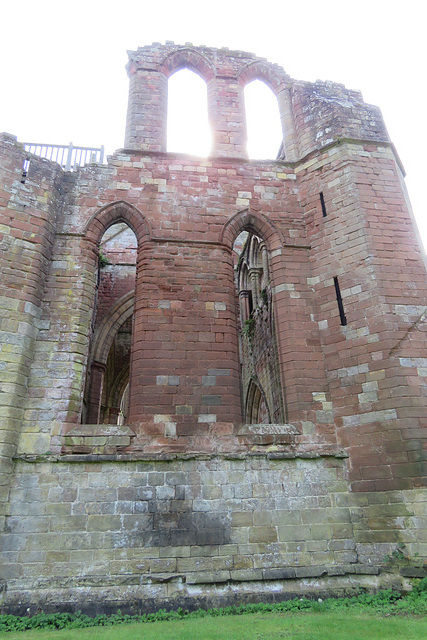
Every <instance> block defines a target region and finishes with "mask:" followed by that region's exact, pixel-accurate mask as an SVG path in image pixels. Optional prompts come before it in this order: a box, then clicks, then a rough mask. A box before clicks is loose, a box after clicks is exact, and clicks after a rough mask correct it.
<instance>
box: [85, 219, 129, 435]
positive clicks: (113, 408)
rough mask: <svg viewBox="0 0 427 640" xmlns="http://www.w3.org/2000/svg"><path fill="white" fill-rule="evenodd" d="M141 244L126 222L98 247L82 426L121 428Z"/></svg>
mask: <svg viewBox="0 0 427 640" xmlns="http://www.w3.org/2000/svg"><path fill="white" fill-rule="evenodd" d="M136 259H137V240H136V236H135V234H134V232H133V231H132V230H131V228H130V227H129V226H128V225H127V224H126V223H125V222H117V223H115V224H113V225H111V226H110V227H109V228H108V229H107V230H106V231H105V233H104V235H103V236H102V238H101V241H100V243H99V265H98V285H97V292H96V299H95V309H94V315H93V336H92V341H91V355H90V360H89V366H88V372H87V378H86V390H85V397H84V407H83V413H82V422H83V423H86V424H101V423H107V424H118V423H123V410H122V407H121V405H122V400H123V395H124V393H125V390H126V386H127V384H128V383H129V369H130V361H131V344H132V318H133V299H134V293H135V275H136Z"/></svg>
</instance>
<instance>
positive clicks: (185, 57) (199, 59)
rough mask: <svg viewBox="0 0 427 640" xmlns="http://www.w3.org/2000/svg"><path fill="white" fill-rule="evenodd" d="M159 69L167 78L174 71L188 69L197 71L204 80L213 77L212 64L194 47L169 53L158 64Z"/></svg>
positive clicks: (213, 67) (213, 68) (214, 70)
mask: <svg viewBox="0 0 427 640" xmlns="http://www.w3.org/2000/svg"><path fill="white" fill-rule="evenodd" d="M160 69H161V71H162V72H163V73H164V74H165V75H166V77H167V78H169V77H170V76H171V75H172V74H173V73H175V71H180V70H181V69H190V71H194V72H195V73H197V74H198V75H199V76H200V77H201V78H203V80H204V81H205V82H209V80H212V78H214V77H215V74H216V69H215V66H214V64H213V63H212V62H211V61H210V60H208V58H206V57H205V56H204V55H203V54H201V53H199V52H198V51H195V50H194V49H190V48H184V49H178V50H177V51H173V52H172V53H169V54H168V55H167V56H166V57H165V58H164V60H163V62H162V63H161V65H160Z"/></svg>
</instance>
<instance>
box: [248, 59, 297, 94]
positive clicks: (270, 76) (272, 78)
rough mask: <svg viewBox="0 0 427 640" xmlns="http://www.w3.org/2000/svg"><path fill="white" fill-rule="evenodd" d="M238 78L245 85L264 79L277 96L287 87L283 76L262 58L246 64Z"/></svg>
mask: <svg viewBox="0 0 427 640" xmlns="http://www.w3.org/2000/svg"><path fill="white" fill-rule="evenodd" d="M238 80H239V82H240V83H241V84H242V85H243V86H245V85H247V84H248V83H249V82H252V81H253V80H262V81H263V82H265V84H266V85H267V86H268V87H270V89H271V90H272V91H273V93H274V94H275V95H276V97H277V96H278V95H279V93H280V92H281V91H283V89H285V88H286V87H285V83H284V82H283V78H281V77H280V76H279V74H278V73H277V72H276V71H275V70H273V69H272V68H271V66H270V65H268V64H266V63H265V62H262V61H261V60H255V61H254V62H249V64H247V65H245V66H244V67H243V68H242V69H241V70H240V71H239V73H238Z"/></svg>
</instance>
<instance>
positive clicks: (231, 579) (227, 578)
mask: <svg viewBox="0 0 427 640" xmlns="http://www.w3.org/2000/svg"><path fill="white" fill-rule="evenodd" d="M380 573H381V569H380V567H377V566H371V565H357V564H355V565H338V566H336V567H329V568H328V567H327V566H326V565H320V566H313V567H278V568H271V569H235V570H233V569H231V570H230V571H227V570H222V571H203V572H202V571H200V572H189V573H187V574H183V573H147V574H135V573H133V574H118V575H116V576H104V575H93V576H81V577H64V576H62V577H61V576H59V577H57V578H56V577H52V578H39V579H38V580H34V583H33V584H32V585H31V586H30V587H28V583H27V581H25V584H22V585H21V584H20V580H14V581H10V582H9V584H8V587H9V588H12V589H20V588H24V586H25V588H30V589H33V588H36V589H54V588H61V589H64V588H81V587H102V588H108V587H115V586H126V585H150V584H165V583H169V582H173V583H180V584H184V583H186V584H189V585H192V584H194V585H195V584H200V585H201V584H224V583H227V584H232V583H236V582H254V583H256V582H261V583H262V582H271V581H273V582H281V581H292V580H300V579H306V578H327V577H331V578H339V577H342V576H349V575H360V576H362V575H366V576H378V575H380ZM408 577H412V576H408Z"/></svg>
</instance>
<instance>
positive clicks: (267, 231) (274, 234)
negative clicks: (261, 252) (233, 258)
mask: <svg viewBox="0 0 427 640" xmlns="http://www.w3.org/2000/svg"><path fill="white" fill-rule="evenodd" d="M241 231H251V232H252V233H255V234H256V235H258V236H260V237H261V238H262V239H263V240H264V242H265V244H266V246H267V249H268V250H269V251H274V250H275V249H281V248H282V247H283V238H282V234H281V233H280V231H279V230H278V229H277V228H276V226H275V225H274V223H273V222H271V221H270V220H267V219H266V218H264V216H262V215H261V214H259V213H254V212H252V211H249V209H245V210H244V211H239V212H238V213H235V214H234V215H233V216H232V217H231V218H229V219H228V220H227V222H226V223H225V224H224V226H223V228H222V230H221V233H220V238H219V240H220V242H221V244H224V245H225V246H226V247H229V248H230V249H231V248H232V247H233V243H234V240H235V239H236V238H237V236H238V235H239V233H240V232H241Z"/></svg>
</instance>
